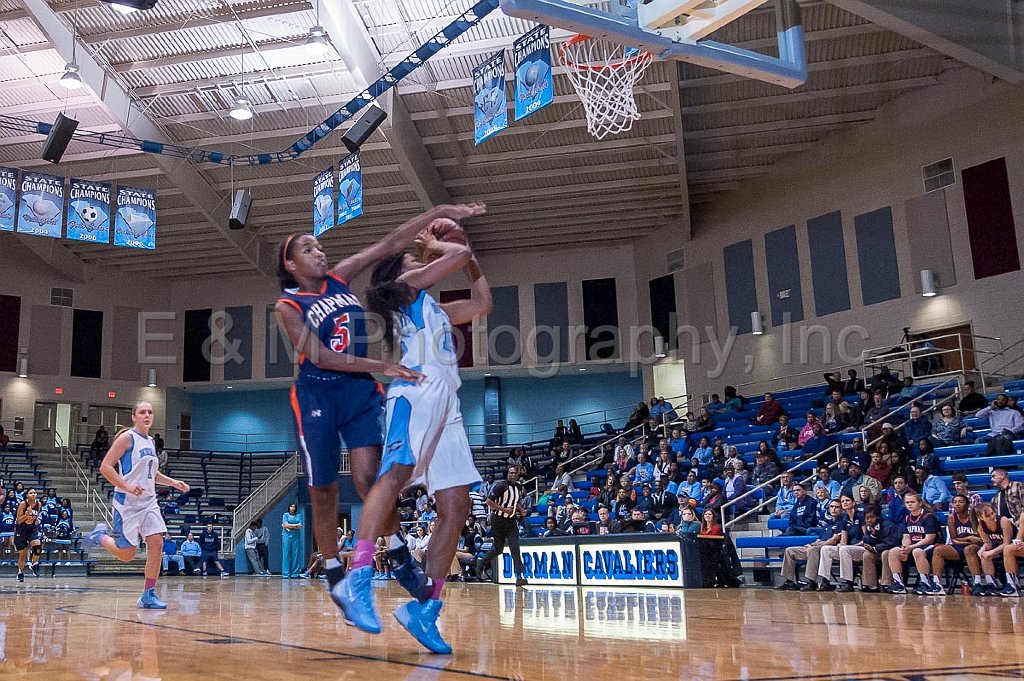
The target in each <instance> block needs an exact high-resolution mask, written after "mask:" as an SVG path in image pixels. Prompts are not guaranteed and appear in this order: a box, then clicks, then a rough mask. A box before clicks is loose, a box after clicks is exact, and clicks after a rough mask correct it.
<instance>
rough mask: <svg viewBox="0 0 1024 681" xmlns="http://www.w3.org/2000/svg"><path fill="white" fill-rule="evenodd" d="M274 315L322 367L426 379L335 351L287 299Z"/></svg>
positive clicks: (294, 343) (296, 345) (296, 344)
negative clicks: (310, 331)
mask: <svg viewBox="0 0 1024 681" xmlns="http://www.w3.org/2000/svg"><path fill="white" fill-rule="evenodd" d="M274 316H275V317H276V319H277V325H278V327H279V328H280V329H281V330H282V331H283V332H284V334H285V335H286V336H288V340H289V341H291V344H292V347H294V348H295V349H296V350H298V351H299V352H301V353H303V354H304V355H305V356H306V358H307V359H308V361H310V362H313V364H315V365H316V366H317V368H319V369H324V370H326V371H341V372H345V373H370V374H384V375H385V376H390V377H392V378H401V379H404V380H406V381H412V382H413V383H418V382H419V381H421V380H423V374H420V373H419V372H416V371H413V370H412V369H408V368H406V367H403V366H401V365H399V364H392V363H390V362H382V361H380V360H377V359H370V358H369V357H356V356H355V355H352V354H349V353H345V352H334V351H333V350H331V349H329V348H328V347H327V346H325V345H324V344H323V343H321V342H320V339H319V338H316V337H314V336H313V334H311V333H309V331H308V329H307V328H306V325H305V324H304V323H303V322H302V315H301V313H300V312H299V311H298V310H297V309H295V308H294V307H292V306H291V305H289V304H288V303H285V302H281V301H279V302H278V303H277V305H275V306H274ZM108 456H109V455H108Z"/></svg>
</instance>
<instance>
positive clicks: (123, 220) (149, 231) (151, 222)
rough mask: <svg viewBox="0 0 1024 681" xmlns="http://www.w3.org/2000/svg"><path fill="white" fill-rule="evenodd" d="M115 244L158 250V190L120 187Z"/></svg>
mask: <svg viewBox="0 0 1024 681" xmlns="http://www.w3.org/2000/svg"><path fill="white" fill-rule="evenodd" d="M115 203H116V205H117V210H116V211H115V212H114V215H115V217H114V245H115V246H128V247H129V248H145V249H147V250H150V251H153V250H156V192H155V191H153V190H151V189H137V188H135V187H118V188H117V200H116V201H115Z"/></svg>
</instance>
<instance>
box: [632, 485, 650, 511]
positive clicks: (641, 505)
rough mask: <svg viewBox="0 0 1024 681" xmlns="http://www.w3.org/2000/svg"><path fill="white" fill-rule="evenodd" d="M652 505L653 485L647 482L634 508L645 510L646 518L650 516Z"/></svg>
mask: <svg viewBox="0 0 1024 681" xmlns="http://www.w3.org/2000/svg"><path fill="white" fill-rule="evenodd" d="M652 505H653V504H652V500H651V486H650V485H649V484H647V483H644V484H643V486H642V487H641V489H640V494H639V495H638V496H637V498H636V506H634V508H637V509H639V510H641V511H643V513H644V518H650V517H651V506H652Z"/></svg>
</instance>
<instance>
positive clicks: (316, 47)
mask: <svg viewBox="0 0 1024 681" xmlns="http://www.w3.org/2000/svg"><path fill="white" fill-rule="evenodd" d="M306 50H307V51H308V52H309V54H310V55H311V56H313V57H322V56H324V55H325V54H327V53H328V52H330V51H331V43H330V41H329V40H327V29H325V28H324V27H323V26H321V25H320V24H316V25H315V26H311V27H310V29H309V36H308V37H307V38H306Z"/></svg>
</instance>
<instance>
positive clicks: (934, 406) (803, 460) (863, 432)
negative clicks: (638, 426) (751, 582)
mask: <svg viewBox="0 0 1024 681" xmlns="http://www.w3.org/2000/svg"><path fill="white" fill-rule="evenodd" d="M950 384H953V385H956V386H957V391H956V392H955V393H954V395H953V396H951V397H955V396H956V395H957V394H959V392H960V389H959V382H958V380H957V379H949V380H946V381H943V382H942V383H939V384H936V385H934V386H932V387H931V388H929V389H928V390H927V391H925V392H924V393H922V394H920V395H918V396H916V397H915V398H914V399H913V400H910V401H908V402H905V403H903V404H900V405H897V406H896V407H894V408H892V409H890V410H889V411H888V412H887V413H886V414H885V415H884V416H881V417H880V418H878V419H876V420H874V421H872V422H871V423H869V424H867V425H866V426H864V427H862V428H861V436H862V437H863V438H864V440H865V444H864V449H865V450H870V447H872V446H874V445H875V444H877V443H878V442H879V441H880V440H881V439H882V437H881V436H879V437H876V438H875V439H874V440H871V441H870V442H868V441H867V437H866V433H867V432H868V431H870V430H872V429H873V428H875V427H877V426H880V425H881V424H882V423H885V421H886V420H887V419H889V418H892V416H894V415H895V414H898V413H899V412H901V411H903V410H905V409H909V406H910V405H911V404H913V403H914V402H919V401H921V400H923V399H926V398H927V397H928V395H931V394H934V393H936V392H938V391H939V390H942V389H944V388H947V387H949V385H950ZM946 399H948V398H943V399H942V400H934V402H933V404H932V405H931V406H930V407H928V408H927V409H923V410H921V414H922V415H925V414H928V413H931V412H932V411H934V410H935V409H937V408H938V407H939V406H941V405H942V404H943V403H944V402H945V400H946ZM906 425H907V422H906V421H904V422H902V423H899V424H898V425H896V426H895V427H894V430H902V429H903V428H904V427H905V426H906ZM841 450H842V443H841V442H837V443H835V444H834V445H831V446H829V447H827V448H826V449H824V450H822V451H820V452H816V453H814V454H809V455H807V456H805V457H803V458H801V459H799V460H798V461H797V462H796V463H795V464H793V465H792V466H790V467H789V468H787V469H786V470H784V471H782V472H780V473H779V474H778V475H776V476H775V477H773V478H771V479H770V480H767V481H765V482H763V483H761V484H759V485H757V486H756V487H753V488H751V489H749V490H747V491H746V492H744V493H743V494H741V495H740V496H738V497H736V498H735V499H732V500H731V501H727V502H726V503H724V504H722V507H721V509H719V510H720V512H721V516H722V527H723V528H724V529H728V528H730V527H732V526H733V525H735V524H736V523H737V522H739V521H741V520H743V519H744V518H747V517H749V516H751V515H755V514H760V512H761V511H762V510H763V509H765V508H767V507H768V506H770V505H771V504H772V503H773V502H774V501H775V499H774V497H768V498H766V499H765V500H764V501H762V502H761V503H760V504H757V505H756V506H754V507H753V508H750V509H747V510H746V511H744V512H743V513H742V514H740V515H738V516H736V517H735V518H733V519H732V520H728V521H727V520H726V517H727V513H726V509H727V508H732V507H735V506H736V505H737V504H739V503H740V502H742V501H743V500H744V499H747V498H750V497H752V496H753V495H754V494H756V493H757V492H758V490H763V489H765V488H768V487H774V486H775V483H776V482H778V481H780V480H782V476H783V475H786V474H787V473H793V472H795V471H797V470H798V469H800V468H803V467H804V466H806V465H807V462H808V461H812V460H818V459H822V458H825V457H827V456H828V454H829V452H834V453H835V463H832V464H829V468H836V467H838V466H839V459H840V458H841ZM815 475H816V471H815V472H812V473H811V474H810V475H809V476H807V477H806V478H804V479H802V480H800V481H799V482H801V483H806V482H807V481H808V480H812V479H813V478H814V476H815ZM722 493H723V494H724V493H725V490H723V491H722Z"/></svg>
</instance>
